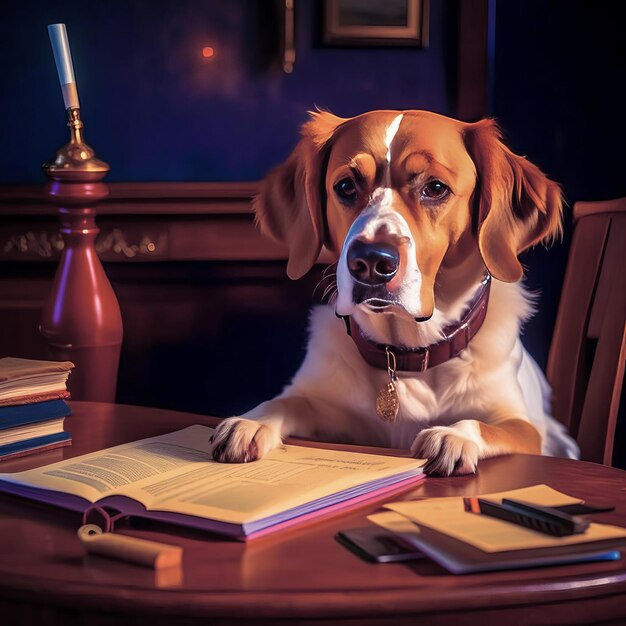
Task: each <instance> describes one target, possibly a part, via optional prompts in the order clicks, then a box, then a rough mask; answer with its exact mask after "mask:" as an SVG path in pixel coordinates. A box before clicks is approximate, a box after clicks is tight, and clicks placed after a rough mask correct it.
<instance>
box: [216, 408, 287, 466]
mask: <svg viewBox="0 0 626 626" xmlns="http://www.w3.org/2000/svg"><path fill="white" fill-rule="evenodd" d="M212 443H213V459H214V460H215V461H219V462H220V463H247V462H248V461H256V460H257V459H260V458H261V457H263V456H264V455H265V454H267V453H268V452H269V451H270V450H273V449H274V448H276V447H278V446H279V445H280V444H281V438H280V432H279V428H277V427H276V426H274V425H271V426H270V425H267V424H263V423H261V422H255V421H254V420H249V419H244V418H238V417H232V418H229V419H226V420H224V421H223V422H222V423H221V424H220V425H219V426H218V427H217V428H216V429H215V433H214V434H213V437H212Z"/></svg>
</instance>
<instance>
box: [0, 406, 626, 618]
mask: <svg viewBox="0 0 626 626" xmlns="http://www.w3.org/2000/svg"><path fill="white" fill-rule="evenodd" d="M72 408H73V410H74V414H73V416H72V417H70V418H68V419H67V421H66V424H67V429H68V430H70V431H71V432H72V434H73V437H74V444H73V446H71V447H69V448H64V449H59V450H53V451H49V452H45V453H41V454H38V455H32V456H29V457H23V458H21V459H15V460H13V461H6V462H3V463H2V464H0V471H11V472H12V471H19V470H23V469H29V468H31V467H35V466H38V465H44V464H48V463H53V462H55V461H59V460H61V459H63V458H69V457H71V456H76V455H78V454H83V453H86V452H91V451H94V450H96V449H100V448H104V447H109V446H112V445H116V444H119V443H124V442H127V441H132V440H135V439H141V438H143V437H149V436H154V435H158V434H162V433H166V432H169V431H173V430H176V429H178V428H182V427H184V426H188V425H190V424H195V423H203V424H209V425H211V424H214V423H215V422H216V420H215V418H209V417H203V416H199V415H191V414H188V413H178V412H174V411H166V410H162V409H151V408H145V407H132V406H123V405H109V404H102V403H88V402H73V403H72ZM539 483H546V484H548V485H550V486H552V487H554V488H555V489H559V490H562V491H564V492H566V493H570V494H572V495H575V496H580V497H581V498H587V499H589V500H598V499H603V500H610V501H612V502H614V503H615V505H616V510H615V511H614V512H611V513H604V514H601V515H598V516H597V519H598V520H599V521H604V522H607V523H615V524H620V525H626V472H623V471H620V470H617V469H612V468H608V467H604V466H600V465H594V464H591V463H583V462H578V461H568V460H563V459H554V458H548V457H538V456H525V455H513V456H508V457H501V458H495V459H490V460H488V461H484V462H482V463H481V464H480V466H479V470H478V473H477V474H476V475H475V476H468V477H457V478H429V479H428V480H427V481H425V483H423V484H421V485H419V486H418V487H416V488H414V489H413V491H411V492H409V493H408V494H407V496H404V497H410V495H411V494H414V495H420V496H424V495H426V496H451V495H457V496H458V495H474V494H480V493H487V492H491V491H500V490H505V489H513V488H517V487H523V486H528V485H533V484H539ZM395 499H398V497H397V496H396V498H395ZM378 506H379V505H369V506H365V507H364V508H362V509H359V510H358V511H356V512H352V513H348V514H344V515H341V516H337V517H333V518H330V519H327V520H325V521H320V522H318V523H316V524H314V525H311V526H308V527H303V528H295V529H292V530H289V531H285V532H284V533H278V534H277V535H275V536H273V537H268V538H265V539H259V540H256V541H254V542H252V543H250V544H248V545H245V544H242V543H239V542H236V541H232V540H228V539H223V538H220V537H217V536H214V535H209V534H206V533H201V532H196V531H187V530H183V529H180V528H173V527H164V526H162V525H158V526H157V525H149V526H146V525H145V524H144V525H142V527H137V526H134V525H132V526H131V527H127V528H126V529H124V532H127V533H128V534H134V535H137V536H141V537H146V538H151V539H155V540H157V541H163V542H166V543H174V544H177V545H180V546H182V547H183V548H184V559H183V568H182V570H181V571H180V572H175V573H174V574H172V573H166V574H165V575H160V574H157V573H155V572H154V571H152V570H148V569H143V568H140V567H136V566H133V565H129V564H125V563H121V562H116V561H111V560H106V559H101V558H97V557H95V558H93V557H92V558H86V557H85V556H84V555H83V552H82V549H81V546H80V544H79V542H78V540H77V539H76V529H77V528H78V526H79V525H80V516H79V515H77V514H75V513H72V512H68V511H63V510H61V509H56V508H52V507H47V506H44V505H40V504H35V503H31V502H27V501H25V500H21V499H19V498H16V497H12V496H8V495H2V496H0V616H1V617H0V623H2V624H3V625H4V624H6V625H7V626H8V625H10V624H46V625H49V624H63V626H67V625H71V624H82V625H84V624H109V623H115V624H116V625H119V626H123V625H125V624H132V625H133V626H136V625H137V624H138V623H144V622H148V621H149V623H150V624H167V625H168V626H181V625H187V624H203V625H205V626H206V625H208V624H237V625H239V626H241V625H243V624H276V623H279V622H280V624H284V623H303V622H306V624H318V623H324V624H335V623H343V624H354V625H357V624H358V625H359V626H360V625H368V624H384V625H389V624H429V625H431V624H435V625H436V624H455V625H457V624H480V625H481V626H487V625H488V624H498V626H502V625H503V624H504V625H505V626H510V625H511V624H525V625H529V624H548V623H549V624H600V623H602V624H608V623H611V624H625V623H626V567H625V564H624V562H623V561H617V562H608V563H587V564H580V565H569V566H560V567H546V568H535V569H528V570H518V571H510V572H499V573H491V574H474V575H466V576H453V575H450V574H448V573H447V572H446V571H445V570H443V569H442V568H440V567H439V566H438V565H436V564H435V563H433V562H431V561H427V560H424V561H415V562H413V563H405V564H371V563H366V562H364V561H362V560H360V559H359V558H358V557H356V556H355V555H353V554H352V553H350V552H348V551H347V550H346V549H345V548H343V547H342V546H341V545H339V544H338V543H337V542H336V540H335V539H334V536H335V534H336V532H337V531H338V530H341V529H345V528H351V527H355V526H361V525H365V524H366V523H367V522H366V520H365V515H367V514H369V513H370V512H372V511H373V510H375V509H376V508H378Z"/></svg>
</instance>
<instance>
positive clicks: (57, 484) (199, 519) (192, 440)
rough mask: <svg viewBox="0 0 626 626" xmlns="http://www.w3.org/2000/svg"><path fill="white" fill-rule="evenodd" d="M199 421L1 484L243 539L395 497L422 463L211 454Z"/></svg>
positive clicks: (329, 454) (82, 506)
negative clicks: (221, 458) (231, 458)
mask: <svg viewBox="0 0 626 626" xmlns="http://www.w3.org/2000/svg"><path fill="white" fill-rule="evenodd" d="M212 433H213V430H212V429H211V428H208V427H206V426H199V425H196V426H189V427H188V428H184V429H183V430H179V431H177V432H174V433H170V434H167V435H161V436H159V437H152V438H149V439H142V440H140V441H135V442H133V443H128V444H123V445H120V446H116V447H113V448H108V449H106V450H102V451H100V452H94V453H91V454H86V455H83V456H79V457H75V458H72V459H68V460H66V461H61V462H59V463H54V464H52V465H47V466H44V467H41V468H38V469H34V470H28V471H25V472H19V473H14V474H8V473H4V474H0V490H1V491H5V492H9V493H14V494H17V495H21V496H24V497H27V498H31V499H33V500H38V501H41V502H47V503H50V504H54V505H57V506H61V507H64V508H69V509H73V510H78V511H84V510H86V509H88V508H89V506H90V505H92V504H94V503H97V504H98V505H100V506H103V507H110V508H111V509H114V510H116V511H119V512H121V513H126V514H128V515H132V516H140V517H146V518H151V519H156V520H160V521H164V522H171V523H175V524H180V525H183V526H191V527H195V528H201V529H205V530H210V531H214V532H218V533H222V534H226V535H230V536H233V537H236V538H239V539H250V538H252V537H256V536H260V535H264V534H267V533H269V532H272V531H274V530H278V529H280V528H284V527H286V526H290V525H293V524H295V523H300V522H303V521H306V520H309V519H311V518H312V517H317V516H320V515H322V514H327V513H329V512H331V511H337V510H344V509H346V508H350V507H352V506H355V505H357V504H359V503H361V502H362V501H364V500H369V499H371V498H373V497H378V496H381V497H382V496H383V495H389V494H395V493H397V492H399V491H401V490H402V489H406V488H407V486H410V485H411V484H413V483H415V482H416V481H418V480H420V479H421V478H423V472H422V466H423V465H424V461H421V460H417V459H411V458H402V457H392V456H382V455H370V454H362V453H357V452H345V451H337V450H326V449H321V448H308V447H300V446H291V445H285V446H282V447H281V448H278V449H276V450H273V451H272V452H270V453H269V454H268V455H267V456H266V457H264V458H263V459H261V460H259V461H255V462H254V463H247V464H222V463H216V462H215V461H212V460H210V454H209V452H210V444H209V437H210V436H211V434H212Z"/></svg>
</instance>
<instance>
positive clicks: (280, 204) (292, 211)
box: [254, 111, 345, 279]
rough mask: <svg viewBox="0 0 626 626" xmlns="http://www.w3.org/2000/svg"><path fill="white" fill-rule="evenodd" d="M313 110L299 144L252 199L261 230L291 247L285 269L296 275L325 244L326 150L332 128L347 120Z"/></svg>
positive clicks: (267, 178) (306, 270) (306, 268)
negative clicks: (323, 203)
mask: <svg viewBox="0 0 626 626" xmlns="http://www.w3.org/2000/svg"><path fill="white" fill-rule="evenodd" d="M310 115H311V119H310V120H309V121H308V122H307V123H306V124H304V125H303V126H302V129H301V131H302V139H301V140H300V142H299V143H298V145H297V146H296V148H295V150H294V151H293V152H292V153H291V155H290V156H289V158H288V159H287V161H285V163H283V164H282V165H279V166H278V167H276V168H274V169H273V170H272V171H270V172H269V174H268V175H267V176H266V177H265V179H264V180H263V182H262V184H261V190H260V192H259V194H258V196H257V197H256V199H255V201H254V210H255V212H256V219H257V223H258V224H259V226H260V227H261V232H262V233H263V234H264V235H267V236H269V237H270V238H272V239H274V240H275V241H277V242H279V243H283V244H285V245H286V246H287V247H288V249H289V261H288V263H287V274H288V275H289V277H290V278H292V279H296V278H300V277H301V276H303V275H304V274H306V273H307V272H308V271H309V270H310V269H311V267H313V265H314V263H315V261H316V260H317V257H318V256H319V253H320V250H321V249H322V244H323V243H324V213H323V212H324V210H325V208H324V207H323V206H322V200H323V193H324V192H323V189H324V176H325V172H324V171H323V170H324V169H325V163H324V162H325V153H326V150H327V148H328V144H329V141H330V139H331V137H332V135H333V133H334V131H335V130H336V128H337V127H338V126H339V125H340V124H341V123H342V122H344V121H345V120H344V119H342V118H340V117H336V116H335V115H332V114H331V113H328V112H326V111H318V112H312V113H311V114H310Z"/></svg>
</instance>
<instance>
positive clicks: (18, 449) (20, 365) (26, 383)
mask: <svg viewBox="0 0 626 626" xmlns="http://www.w3.org/2000/svg"><path fill="white" fill-rule="evenodd" d="M73 367H74V364H73V363H70V362H69V361H61V362H57V361H34V360H30V359H17V358H13V357H5V358H3V359H0V460H3V459H7V458H13V457H16V456H22V455H24V454H29V453H31V452H35V451H39V450H49V449H51V448H58V447H60V446H66V445H69V444H70V443H71V441H72V438H71V435H70V433H67V432H64V431H63V422H64V420H65V418H66V417H67V416H68V415H70V414H71V410H70V408H69V406H68V405H67V404H66V403H65V402H64V400H63V398H67V397H68V396H69V393H68V391H67V378H68V376H69V373H70V370H71V369H72V368H73Z"/></svg>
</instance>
